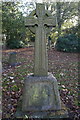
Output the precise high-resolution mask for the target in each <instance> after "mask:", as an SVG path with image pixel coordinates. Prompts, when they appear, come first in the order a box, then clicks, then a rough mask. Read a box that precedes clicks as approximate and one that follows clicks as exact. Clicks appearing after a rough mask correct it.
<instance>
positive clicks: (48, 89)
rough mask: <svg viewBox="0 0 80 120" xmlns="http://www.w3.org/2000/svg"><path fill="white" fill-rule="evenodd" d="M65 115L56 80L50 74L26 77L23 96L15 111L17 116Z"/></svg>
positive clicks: (46, 116) (65, 111) (58, 116)
mask: <svg viewBox="0 0 80 120" xmlns="http://www.w3.org/2000/svg"><path fill="white" fill-rule="evenodd" d="M67 115H68V113H67V110H66V108H65V106H64V105H63V104H62V103H61V100H60V95H59V91H58V84H57V80H56V79H55V77H54V76H53V75H52V74H50V73H49V74H48V76H45V77H42V76H41V77H36V76H33V75H29V76H27V77H26V79H25V82H24V90H23V96H22V99H21V100H20V102H19V105H18V110H17V112H16V117H17V118H25V117H28V118H64V117H66V116H67Z"/></svg>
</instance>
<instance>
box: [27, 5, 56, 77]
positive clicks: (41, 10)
mask: <svg viewBox="0 0 80 120" xmlns="http://www.w3.org/2000/svg"><path fill="white" fill-rule="evenodd" d="M34 16H36V17H34ZM34 16H29V17H27V19H26V23H25V25H26V26H28V27H30V28H31V27H32V29H33V27H35V28H34V29H36V30H35V59H34V76H47V75H48V57H47V50H46V33H47V31H46V26H47V27H48V28H49V27H51V26H54V23H53V22H54V20H53V18H52V17H48V15H47V13H46V10H45V5H44V4H37V6H36V11H35V14H34ZM33 31H34V30H33Z"/></svg>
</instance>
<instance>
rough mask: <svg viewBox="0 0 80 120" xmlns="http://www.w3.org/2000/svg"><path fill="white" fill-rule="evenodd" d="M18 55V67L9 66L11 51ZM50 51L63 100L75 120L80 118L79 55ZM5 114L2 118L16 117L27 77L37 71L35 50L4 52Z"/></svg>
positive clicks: (31, 48)
mask: <svg viewBox="0 0 80 120" xmlns="http://www.w3.org/2000/svg"><path fill="white" fill-rule="evenodd" d="M13 51H15V52H17V62H18V63H19V64H18V65H16V66H13V67H11V66H10V65H9V64H8V60H9V54H10V52H13ZM47 52H48V71H49V72H51V73H52V74H53V75H54V76H55V77H56V79H57V81H58V85H59V91H60V96H61V100H62V101H63V103H64V104H65V105H66V107H67V109H68V112H69V116H70V118H72V119H73V120H78V119H79V118H80V114H79V113H80V111H79V106H78V103H79V101H78V79H79V78H78V54H77V53H65V52H59V51H56V50H55V49H50V50H47ZM2 64H3V67H2V86H3V94H2V98H3V100H2V105H3V108H2V112H3V118H14V114H15V112H16V108H17V103H18V100H19V98H20V96H21V95H22V91H23V83H24V79H25V77H26V76H27V75H28V74H29V73H32V72H34V48H33V47H29V48H21V49H12V50H3V51H2Z"/></svg>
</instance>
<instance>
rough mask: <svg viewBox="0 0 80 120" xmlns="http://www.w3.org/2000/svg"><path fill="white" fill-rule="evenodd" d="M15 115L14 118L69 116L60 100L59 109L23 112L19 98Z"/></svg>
mask: <svg viewBox="0 0 80 120" xmlns="http://www.w3.org/2000/svg"><path fill="white" fill-rule="evenodd" d="M15 117H16V118H58V120H59V118H68V117H69V116H68V112H67V108H66V107H65V105H64V104H63V103H62V102H61V110H56V111H52V110H51V111H38V112H35V111H30V112H23V111H22V100H20V101H19V104H18V107H17V112H16V114H15Z"/></svg>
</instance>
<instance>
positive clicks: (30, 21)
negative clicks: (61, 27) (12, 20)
mask: <svg viewBox="0 0 80 120" xmlns="http://www.w3.org/2000/svg"><path fill="white" fill-rule="evenodd" d="M36 24H37V19H35V18H34V17H30V16H29V17H26V18H25V26H27V27H29V26H34V25H36Z"/></svg>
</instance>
